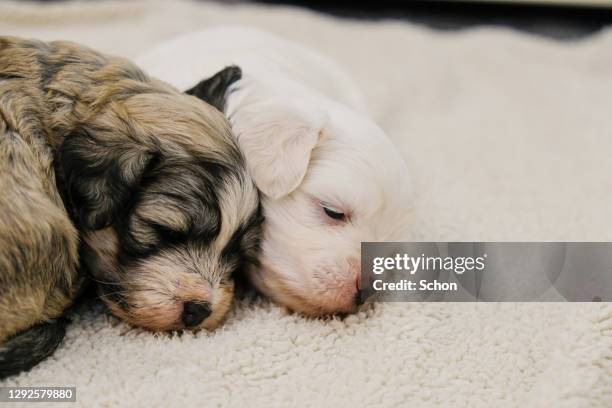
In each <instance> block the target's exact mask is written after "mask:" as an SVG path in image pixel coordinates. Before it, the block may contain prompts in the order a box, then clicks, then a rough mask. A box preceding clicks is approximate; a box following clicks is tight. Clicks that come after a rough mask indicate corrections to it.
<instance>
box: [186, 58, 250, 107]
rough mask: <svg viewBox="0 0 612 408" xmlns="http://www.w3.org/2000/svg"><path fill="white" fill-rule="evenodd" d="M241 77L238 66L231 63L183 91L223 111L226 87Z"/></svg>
mask: <svg viewBox="0 0 612 408" xmlns="http://www.w3.org/2000/svg"><path fill="white" fill-rule="evenodd" d="M241 78H242V70H241V69H240V67H237V66H235V65H231V66H229V67H225V68H223V69H222V70H221V71H219V72H217V73H216V74H215V75H213V76H211V77H210V78H206V79H204V80H202V81H200V82H199V83H198V84H197V85H196V86H194V87H193V88H191V89H188V90H187V91H185V93H186V94H188V95H193V96H195V97H197V98H199V99H201V100H203V101H204V102H207V103H209V104H210V105H212V106H214V107H215V108H217V109H218V110H219V111H221V112H223V110H224V109H225V96H226V93H227V89H228V88H229V87H230V85H232V84H233V83H234V82H236V81H238V80H240V79H241Z"/></svg>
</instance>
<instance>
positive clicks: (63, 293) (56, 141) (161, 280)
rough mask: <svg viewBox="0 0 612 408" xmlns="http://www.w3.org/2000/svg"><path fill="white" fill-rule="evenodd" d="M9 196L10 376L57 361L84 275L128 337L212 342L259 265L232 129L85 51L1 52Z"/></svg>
mask: <svg viewBox="0 0 612 408" xmlns="http://www.w3.org/2000/svg"><path fill="white" fill-rule="evenodd" d="M0 191H2V194H1V195H0V344H1V343H4V344H3V345H2V346H0V347H1V348H0V376H4V375H9V374H12V373H15V372H18V371H20V370H23V369H28V368H29V367H31V366H32V365H34V364H35V363H36V362H37V361H39V360H41V359H42V358H44V357H45V356H47V355H49V354H50V353H51V352H52V351H53V349H54V348H55V346H57V344H58V343H59V340H60V339H61V337H62V336H63V329H62V327H61V322H59V321H54V320H53V319H55V318H57V317H59V316H60V315H61V314H62V313H63V311H64V310H65V309H66V308H67V307H68V306H69V305H70V304H71V302H72V301H73V299H74V296H75V294H76V291H77V289H78V288H79V285H80V283H81V282H82V281H83V278H82V276H81V275H80V274H79V272H78V271H79V268H80V267H81V266H84V267H86V268H85V269H87V270H88V271H89V272H90V273H91V276H92V278H93V279H94V280H95V281H96V282H97V283H98V289H99V293H100V296H101V297H102V299H103V300H104V302H106V304H107V305H108V306H109V308H110V310H111V311H112V312H113V313H114V314H115V315H117V316H118V317H120V318H122V319H124V320H125V321H127V322H128V323H131V324H133V325H136V326H141V327H144V328H147V329H150V330H175V329H183V328H189V329H199V328H206V329H213V328H214V327H216V326H217V325H218V324H219V323H220V322H221V321H222V319H223V318H224V316H225V315H226V312H227V311H228V309H229V307H230V304H231V301H232V294H233V288H234V284H233V280H232V275H233V274H234V272H235V271H236V270H238V269H240V268H241V267H243V266H244V265H246V264H247V263H248V262H250V261H251V260H253V259H255V258H256V251H257V248H258V235H259V233H258V230H259V225H260V223H261V212H260V210H259V199H258V192H257V189H256V187H255V186H254V184H253V182H252V180H251V179H250V177H249V176H248V174H247V170H246V164H245V162H244V159H243V156H242V154H241V153H240V150H239V148H238V146H237V145H236V142H235V140H234V138H233V136H232V135H231V132H230V128H229V124H228V123H227V121H226V120H225V118H224V117H223V115H222V114H221V113H219V112H218V111H217V110H216V109H214V108H212V107H210V106H209V105H207V104H205V103H203V102H202V101H200V100H198V99H197V98H195V97H192V96H188V95H184V94H181V93H180V92H178V91H177V90H175V89H174V88H172V87H170V86H169V85H167V84H165V83H163V82H161V81H158V80H155V79H153V78H149V77H148V76H146V75H145V74H143V72H142V71H141V70H140V69H138V68H137V67H136V66H134V65H132V64H131V63H129V62H127V61H125V60H123V59H119V58H114V57H109V56H104V55H102V54H99V53H97V52H94V51H92V50H90V49H87V48H85V47H81V46H78V45H76V44H72V43H67V42H52V43H44V42H40V41H31V40H22V39H18V38H11V37H0ZM80 245H81V247H80V248H79V246H80ZM79 253H80V255H79Z"/></svg>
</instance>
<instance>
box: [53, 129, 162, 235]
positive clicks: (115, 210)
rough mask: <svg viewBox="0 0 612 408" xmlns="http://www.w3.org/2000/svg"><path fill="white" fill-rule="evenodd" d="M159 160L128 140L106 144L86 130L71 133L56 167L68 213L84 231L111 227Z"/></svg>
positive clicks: (61, 148)
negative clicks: (68, 207)
mask: <svg viewBox="0 0 612 408" xmlns="http://www.w3.org/2000/svg"><path fill="white" fill-rule="evenodd" d="M159 158H160V155H159V154H158V153H154V152H151V151H147V150H146V148H144V147H143V146H139V145H138V144H136V143H135V142H134V141H132V140H129V139H128V140H126V141H117V140H115V141H113V142H112V143H109V142H108V141H106V143H105V142H104V141H102V140H99V139H97V138H95V137H94V136H93V135H92V134H91V133H89V132H87V131H85V130H79V131H77V132H73V133H71V134H70V135H68V136H67V137H66V138H65V139H64V142H63V143H62V145H61V147H60V148H59V151H58V154H57V164H56V172H57V173H59V174H58V176H59V177H60V179H61V183H62V184H63V189H64V192H65V195H66V196H67V199H68V203H69V205H70V207H71V208H70V209H69V211H71V212H72V213H73V215H74V216H75V217H76V219H77V221H78V222H79V223H80V226H81V227H83V228H85V229H89V230H99V229H102V228H105V227H108V226H109V225H111V224H113V223H114V222H116V221H117V218H118V216H119V215H120V214H121V213H126V212H127V211H129V208H130V206H131V201H132V199H133V198H134V196H135V190H137V188H138V186H139V184H140V182H141V180H142V177H143V175H144V174H145V173H146V172H147V171H148V169H150V168H152V167H154V166H155V164H156V163H157V162H158V161H159Z"/></svg>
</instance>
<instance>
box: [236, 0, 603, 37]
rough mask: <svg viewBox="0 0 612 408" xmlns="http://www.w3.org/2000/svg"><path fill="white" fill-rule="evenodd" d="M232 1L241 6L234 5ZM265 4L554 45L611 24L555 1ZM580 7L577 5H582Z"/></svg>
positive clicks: (308, 0) (587, 8)
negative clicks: (500, 33) (492, 31)
mask: <svg viewBox="0 0 612 408" xmlns="http://www.w3.org/2000/svg"><path fill="white" fill-rule="evenodd" d="M234 2H237V3H239V2H241V1H240V0H234ZM253 2H258V3H267V4H288V5H294V6H300V7H305V8H309V9H313V10H317V11H320V12H324V13H329V14H332V15H334V16H340V17H348V18H358V19H369V20H372V19H373V20H376V19H400V20H404V21H410V22H413V23H417V24H424V25H427V26H429V27H432V28H436V29H440V30H461V29H465V28H470V27H475V26H481V25H489V26H490V25H497V26H505V27H512V28H515V29H518V30H522V31H526V32H529V33H533V34H537V35H541V36H544V37H548V38H554V39H558V40H576V39H580V38H583V37H584V36H588V35H592V34H594V33H596V32H597V31H599V30H601V29H602V28H603V27H605V26H607V25H610V24H612V1H610V2H608V4H609V6H593V5H592V4H590V3H589V2H585V1H582V2H580V1H577V2H575V3H576V4H578V5H559V4H554V2H539V3H532V2H531V3H521V2H512V3H509V2H474V1H433V0H430V1H405V0H381V1H342V0H260V1H253ZM580 4H581V5H580Z"/></svg>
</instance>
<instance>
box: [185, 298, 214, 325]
mask: <svg viewBox="0 0 612 408" xmlns="http://www.w3.org/2000/svg"><path fill="white" fill-rule="evenodd" d="M211 313H212V311H211V310H210V306H209V305H208V303H195V302H185V304H184V305H183V314H182V315H181V320H182V321H183V323H184V324H185V326H186V327H194V326H197V325H198V324H200V323H202V322H203V321H204V319H206V318H207V317H208V316H210V314H211Z"/></svg>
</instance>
